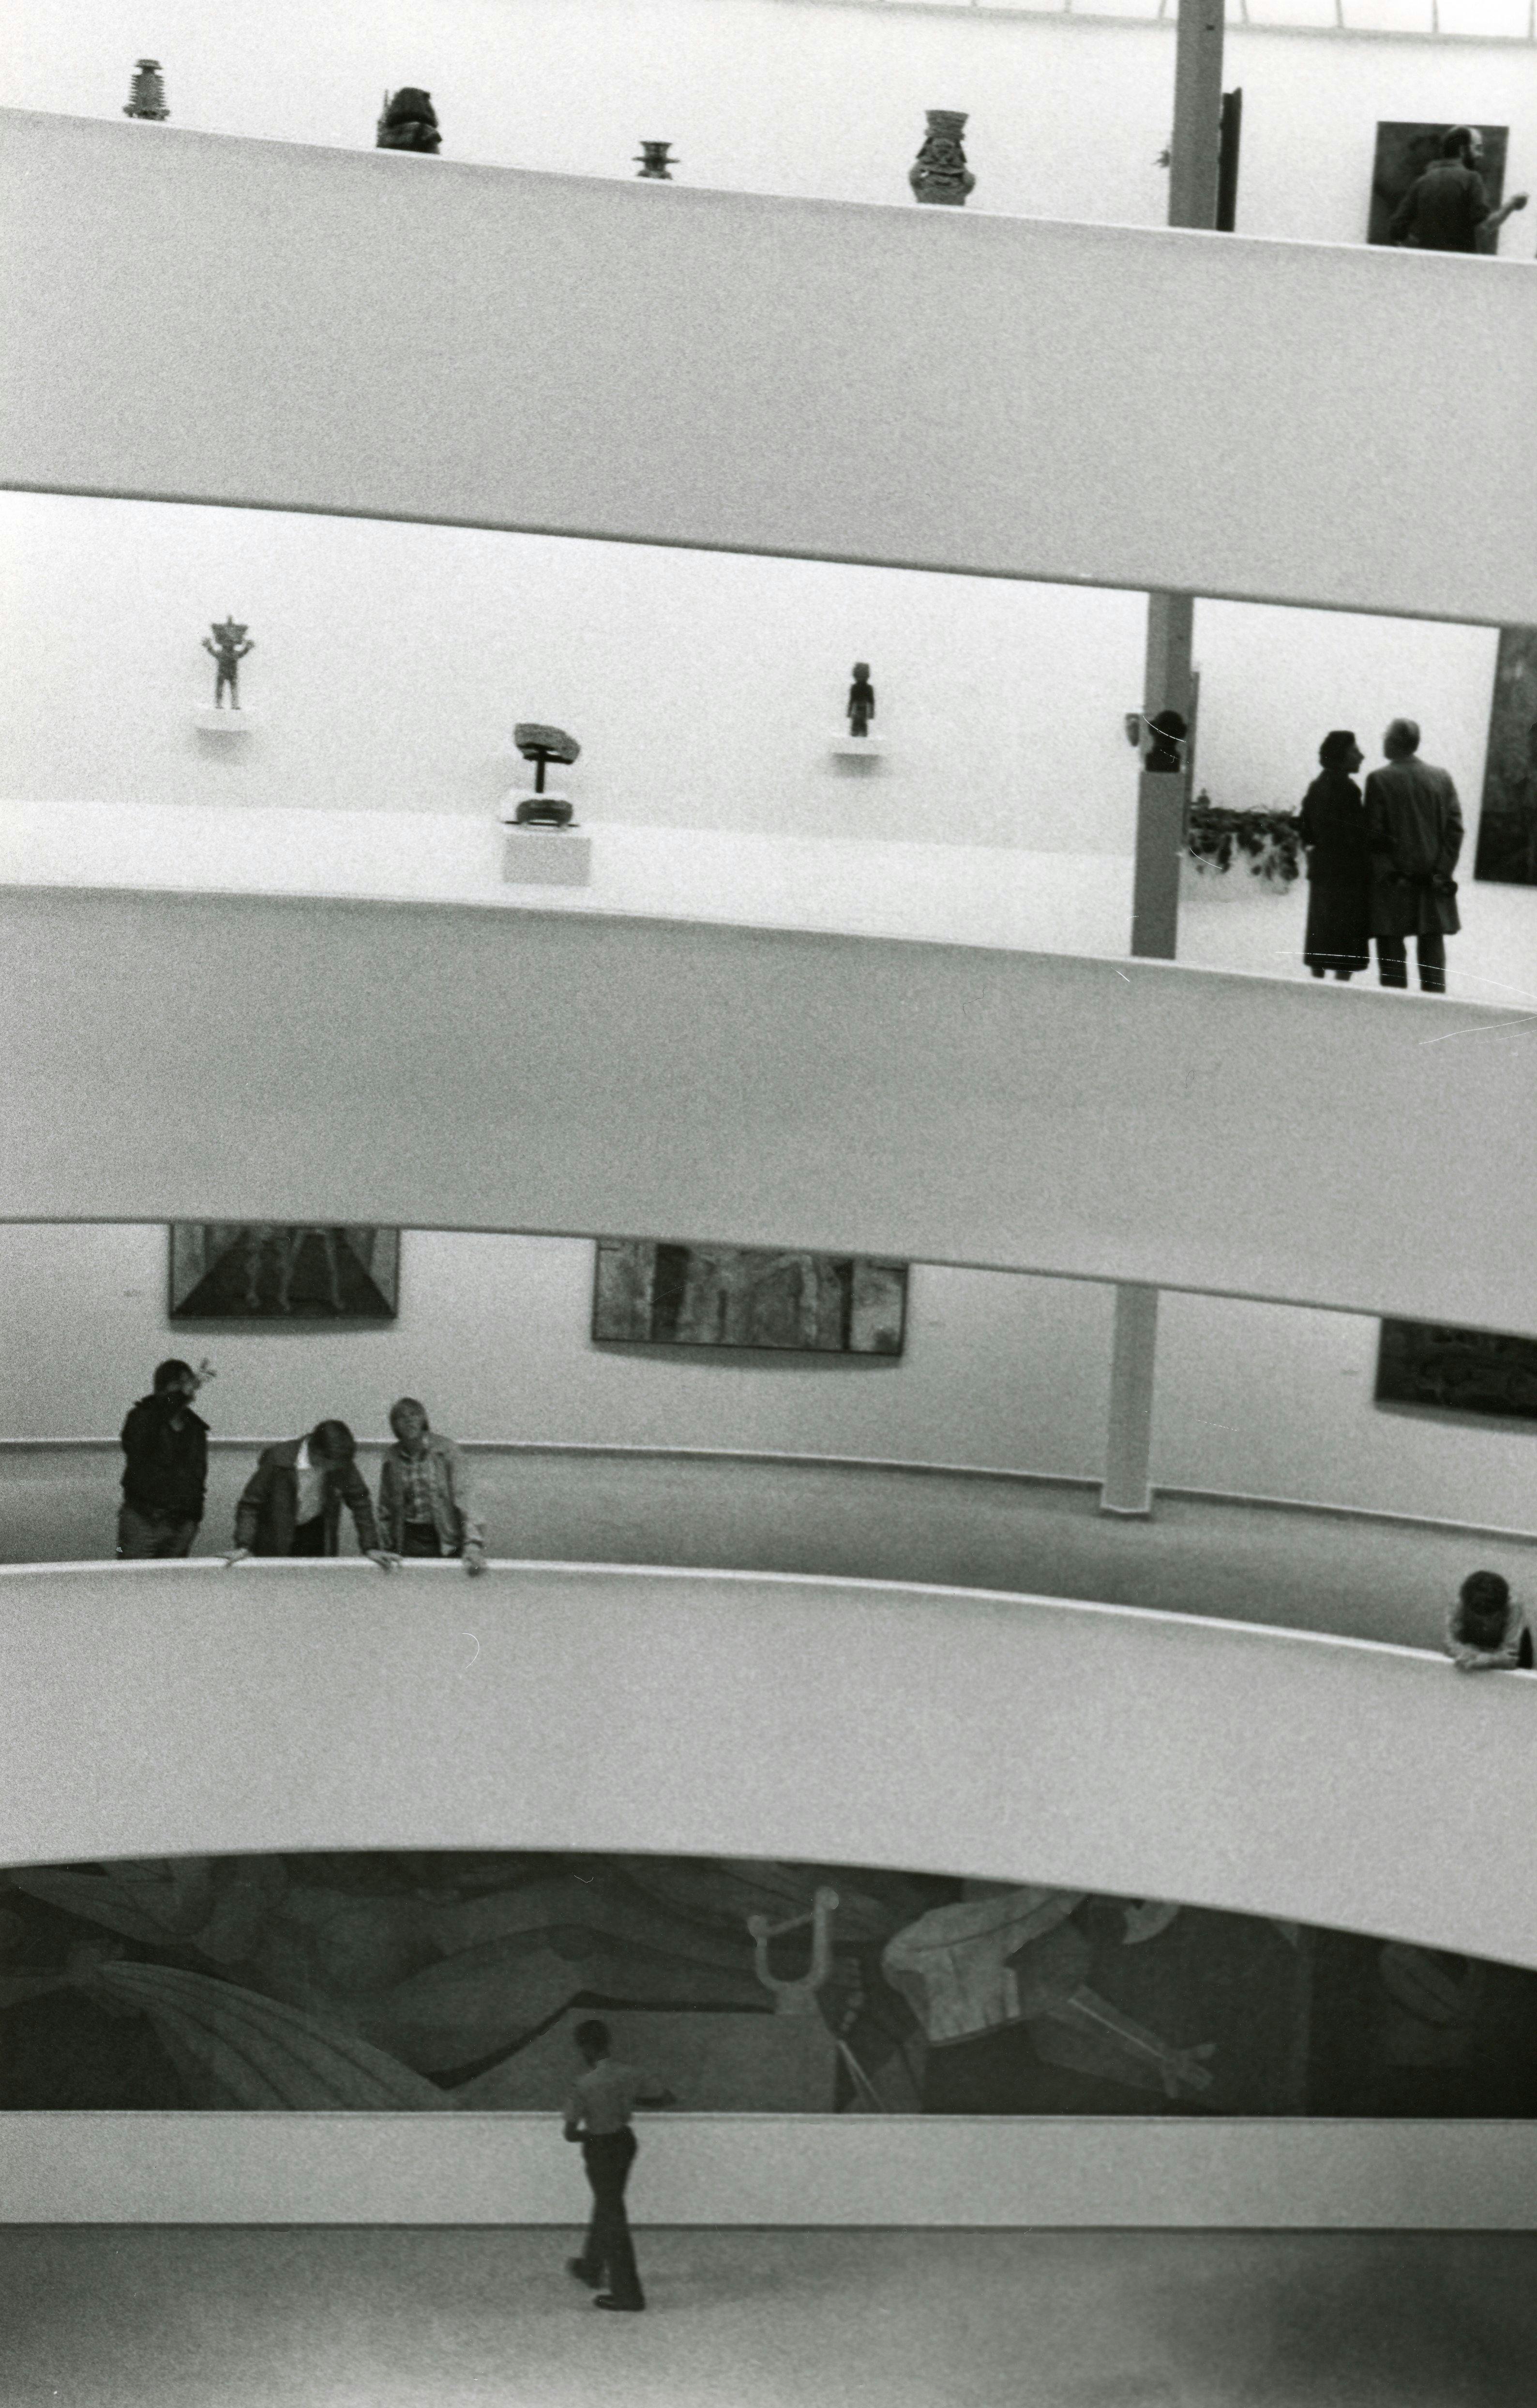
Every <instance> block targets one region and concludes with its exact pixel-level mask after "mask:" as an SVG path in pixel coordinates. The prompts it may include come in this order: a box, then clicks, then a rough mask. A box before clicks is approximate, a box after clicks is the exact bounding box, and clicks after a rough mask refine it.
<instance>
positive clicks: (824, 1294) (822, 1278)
mask: <svg viewBox="0 0 1537 2408" xmlns="http://www.w3.org/2000/svg"><path fill="white" fill-rule="evenodd" d="M907 1271H908V1267H907V1265H906V1263H897V1262H887V1261H884V1260H876V1259H874V1258H872V1257H869V1256H866V1255H862V1254H800V1253H791V1252H788V1251H784V1250H781V1249H779V1248H776V1247H772V1246H685V1245H670V1244H668V1243H667V1242H666V1241H665V1240H659V1239H655V1238H600V1239H599V1240H598V1241H597V1264H596V1278H595V1281H594V1286H593V1337H594V1340H596V1342H597V1343H598V1344H599V1345H606V1346H622V1345H631V1346H633V1345H651V1346H740V1347H749V1348H754V1349H756V1348H775V1349H779V1350H782V1351H783V1352H787V1353H792V1354H808V1355H900V1353H901V1351H902V1344H903V1340H904V1336H905V1332H906V1324H907Z"/></svg>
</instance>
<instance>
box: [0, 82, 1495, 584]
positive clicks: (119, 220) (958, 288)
mask: <svg viewBox="0 0 1537 2408" xmlns="http://www.w3.org/2000/svg"><path fill="white" fill-rule="evenodd" d="M0 137H3V138H0V224H3V225H4V227H5V251H4V262H5V264H4V266H3V267H0V306H3V308H4V312H5V317H6V322H7V324H8V325H11V326H13V327H15V328H16V329H17V330H18V332H17V336H16V338H15V339H13V340H12V341H11V343H10V344H9V345H8V346H7V349H6V351H5V354H4V357H3V359H0V422H3V427H4V433H3V437H0V483H5V484H9V485H17V486H23V487H29V488H33V489H38V490H43V491H54V492H61V493H91V494H107V495H134V496H136V497H139V498H143V499H151V500H153V499H159V500H179V501H201V502H218V503H229V504H250V505H252V506H255V507H260V508H266V509H306V510H321V511H329V512H336V513H341V514H358V515H362V516H366V517H381V518H400V519H425V520H435V521H440V522H445V523H463V524H467V525H473V526H486V527H513V528H522V529H531V530H542V531H545V532H548V533H553V534H567V535H582V536H594V537H610V538H619V539H623V540H629V541H635V542H644V543H670V544H683V545H688V546H696V547H702V548H705V549H717V550H727V551H743V552H784V553H791V554H800V555H804V556H808V557H816V558H825V559H835V560H855V561H868V562H873V563H877V564H886V565H890V566H905V567H930V568H939V569H958V570H967V571H973V572H976V573H978V574H982V575H987V576H1007V577H1028V578H1039V579H1046V580H1051V581H1085V582H1089V583H1097V584H1106V585H1121V586H1128V587H1133V588H1144V587H1153V586H1156V587H1171V588H1180V589H1184V590H1186V591H1191V592H1199V593H1202V594H1208V595H1236V596H1239V597H1241V598H1248V599H1253V600H1257V601H1273V602H1292V603H1308V604H1322V605H1326V606H1332V607H1335V608H1339V609H1351V610H1368V611H1388V612H1393V611H1398V612H1404V613H1407V614H1410V615H1414V616H1423V617H1430V618H1449V619H1469V620H1484V621H1487V622H1490V623H1492V624H1500V623H1512V622H1527V621H1537V486H1534V485H1533V483H1532V481H1531V480H1530V479H1529V480H1524V481H1523V480H1521V479H1520V478H1519V477H1518V476H1513V475H1512V473H1511V466H1510V464H1511V463H1512V462H1514V461H1517V460H1519V459H1522V458H1524V457H1526V456H1527V452H1528V448H1529V445H1530V428H1531V425H1532V423H1533V422H1534V420H1537V279H1533V278H1532V276H1531V274H1530V266H1529V265H1526V264H1525V263H1522V262H1519V261H1503V262H1502V261H1499V260H1482V259H1480V260H1465V259H1456V258H1452V257H1449V256H1444V255H1440V254H1436V253H1431V252H1420V253H1413V252H1403V251H1381V250H1375V251H1373V250H1369V249H1367V248H1366V247H1365V246H1364V245H1363V246H1360V247H1357V246H1349V247H1346V246H1314V245H1304V244H1294V243H1281V242H1273V241H1258V240H1254V239H1252V238H1246V237H1242V236H1234V235H1220V236H1219V235H1209V234H1204V233H1189V232H1169V231H1164V230H1148V229H1145V228H1128V227H1118V226H1105V225H1071V224H1062V223H1056V222H1050V221H1045V220H1037V219H1011V218H1004V217H994V216H989V215H988V214H987V213H986V212H985V211H984V210H982V209H980V208H974V209H971V210H969V211H967V212H966V213H965V214H964V216H963V215H962V214H961V213H960V212H958V211H956V212H953V211H948V210H938V209H916V208H912V207H911V206H907V207H894V208H868V207H854V206H839V205H834V204H830V203H826V202H816V201H793V200H781V199H768V198H765V197H761V196H757V195H754V194H750V193H716V192H691V191H689V190H687V189H686V188H684V189H681V190H680V189H675V188H672V187H670V186H669V187H667V188H665V189H664V188H659V187H654V186H643V185H639V184H637V183H635V182H619V181H610V180H597V179H585V178H580V177H567V176H548V175H534V174H528V173H523V172H518V171H513V170H510V169H498V168H487V167H474V166H465V165H454V164H452V163H451V162H449V161H445V160H434V161H432V162H431V163H430V164H429V165H424V163H423V162H421V161H420V160H413V159H405V160H403V159H401V158H398V157H396V156H395V155H393V154H391V153H388V152H384V153H381V152H377V151H372V150H358V151H355V152H352V151H344V150H318V149H308V148H300V147H297V146H294V145H292V144H286V143H276V142H253V141H247V140H239V139H234V138H230V137H221V136H209V135H202V134H193V133H187V132H182V131H180V130H178V129H177V128H175V127H157V128H154V129H152V130H149V129H146V128H145V127H143V126H141V125H131V126H130V125H121V124H120V125H114V124H111V123H108V122H98V121H95V120H86V119H77V118H58V117H43V116H36V115H31V114H26V113H22V112H19V111H12V112H7V113H6V114H5V115H4V117H3V118H0ZM1411 332H1412V339H1413V347H1414V362H1415V367H1414V373H1413V375H1404V376H1396V375H1391V374H1385V372H1384V366H1383V364H1384V362H1385V361H1392V360H1396V359H1398V358H1400V357H1401V355H1402V350H1403V345H1404V342H1405V339H1406V335H1408V334H1409V333H1411ZM1321 363H1327V370H1326V369H1324V368H1322V367H1321V366H1320V364H1321ZM1470 528H1476V529H1477V530H1478V536H1477V540H1476V541H1475V542H1470V541H1469V539H1468V530H1469V529H1470Z"/></svg>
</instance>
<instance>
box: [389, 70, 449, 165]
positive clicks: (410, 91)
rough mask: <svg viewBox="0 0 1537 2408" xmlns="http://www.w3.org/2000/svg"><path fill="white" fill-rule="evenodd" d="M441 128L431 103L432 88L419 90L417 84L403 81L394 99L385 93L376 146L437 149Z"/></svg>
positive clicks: (440, 139) (392, 148)
mask: <svg viewBox="0 0 1537 2408" xmlns="http://www.w3.org/2000/svg"><path fill="white" fill-rule="evenodd" d="M442 138H443V137H442V136H441V135H440V134H439V133H438V111H437V110H436V109H435V108H434V107H433V105H432V94H431V93H430V92H418V90H417V88H416V86H415V85H414V84H409V83H408V84H402V85H401V87H400V90H399V91H398V92H397V93H395V97H394V99H393V100H392V99H391V97H390V95H389V93H385V95H384V114H383V116H382V117H381V119H380V121H379V128H378V135H377V138H376V140H375V144H374V148H375V149H376V150H426V151H429V152H430V151H433V150H437V148H438V144H439V143H440V142H441V141H442Z"/></svg>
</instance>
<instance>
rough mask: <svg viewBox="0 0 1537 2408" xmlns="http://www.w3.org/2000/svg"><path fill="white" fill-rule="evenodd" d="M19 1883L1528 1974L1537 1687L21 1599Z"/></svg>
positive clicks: (743, 1625) (751, 1589)
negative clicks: (201, 1858)
mask: <svg viewBox="0 0 1537 2408" xmlns="http://www.w3.org/2000/svg"><path fill="white" fill-rule="evenodd" d="M0 1694H3V1695H4V1696H5V1699H6V1701H7V1717H6V1719H7V1748H6V1751H5V1754H4V1757H3V1759H0V1862H9V1863H12V1864H18V1863H24V1862H47V1861H69V1860H79V1859H95V1858H104V1857H111V1856H178V1855H183V1854H189V1853H195V1854H201V1853H210V1854H220V1855H223V1854H233V1853H240V1852H247V1851H260V1850H264V1849H281V1850H299V1849H304V1848H326V1849H352V1848H392V1849H406V1848H409V1849H416V1848H433V1847H454V1848H464V1847H506V1848H526V1849H552V1850H554V1849H560V1850H582V1849H594V1850H615V1849H617V1850H625V1851H633V1852H639V1853H646V1852H656V1853H678V1854H685V1855H720V1856H783V1857H787V1858H791V1859H797V1860H800V1861H811V1862H818V1861H826V1862H832V1863H853V1864H868V1865H883V1866H893V1867H908V1868H913V1869H927V1870H932V1871H942V1872H947V1873H952V1874H968V1875H972V1876H977V1877H984V1878H995V1879H1004V1880H1019V1881H1030V1882H1041V1883H1047V1884H1054V1885H1062V1886H1064V1887H1069V1888H1074V1889H1080V1888H1081V1889H1089V1890H1098V1891H1108V1892H1112V1893H1119V1894H1123V1895H1132V1896H1138V1897H1153V1898H1170V1899H1181V1900H1185V1901H1188V1902H1190V1903H1193V1904H1199V1905H1204V1906H1211V1907H1217V1908H1222V1909H1227V1910H1229V1911H1232V1912H1237V1913H1251V1914H1268V1915H1273V1916H1280V1917H1286V1918H1289V1919H1293V1920H1297V1921H1300V1922H1304V1923H1312V1924H1318V1925H1326V1926H1340V1927H1343V1928H1350V1929H1355V1930H1361V1931H1366V1932H1372V1933H1380V1934H1383V1935H1385V1936H1388V1937H1396V1938H1402V1939H1406V1940H1411V1941H1415V1942H1420V1943H1422V1944H1424V1945H1427V1946H1431V1947H1442V1948H1448V1949H1454V1950H1458V1951H1460V1952H1464V1953H1467V1954H1471V1955H1475V1956H1481V1957H1493V1958H1501V1959H1505V1960H1508V1961H1511V1962H1515V1963H1522V1964H1528V1965H1537V1901H1534V1899H1533V1896H1532V1889H1531V1885H1530V1881H1529V1880H1528V1879H1527V1878H1526V1873H1525V1867H1524V1862H1523V1858H1522V1855H1521V1850H1520V1846H1519V1843H1518V1839H1517V1841H1516V1842H1515V1843H1512V1842H1510V1840H1509V1838H1508V1835H1509V1834H1512V1833H1515V1834H1517V1835H1519V1834H1520V1833H1521V1832H1522V1831H1524V1830H1525V1829H1526V1828H1528V1826H1529V1825H1530V1822H1531V1819H1532V1816H1533V1814H1534V1813H1537V1748H1534V1746H1533V1743H1532V1716H1533V1713H1534V1712H1537V1686H1534V1684H1533V1682H1532V1681H1531V1680H1530V1678H1527V1677H1523V1676H1521V1675H1518V1674H1513V1675H1501V1676H1498V1677H1493V1676H1491V1677H1487V1678H1482V1679H1469V1678H1465V1677H1463V1676H1460V1675H1458V1673H1456V1672H1455V1671H1454V1670H1452V1668H1451V1666H1450V1665H1449V1664H1447V1663H1446V1662H1445V1661H1444V1660H1443V1659H1441V1658H1438V1657H1432V1656H1424V1655H1419V1654H1416V1653H1415V1652H1413V1651H1410V1650H1407V1649H1401V1648H1394V1647H1374V1646H1370V1645H1367V1644H1363V1643H1362V1642H1360V1641H1352V1640H1341V1639H1333V1638H1325V1637H1318V1636H1314V1635H1312V1634H1299V1633H1295V1632H1282V1631H1274V1630H1269V1629H1265V1628H1257V1627H1241V1626H1239V1625H1236V1624H1231V1623H1217V1622H1211V1621H1204V1620H1194V1619H1189V1620H1187V1619H1185V1618H1183V1617H1179V1616H1174V1615H1169V1614H1159V1613H1139V1612H1136V1611H1133V1610H1130V1609H1128V1608H1124V1607H1107V1606H1085V1605H1075V1604H1064V1603H1059V1602H1054V1601H1052V1600H1049V1599H1043V1598H1027V1597H1018V1598H1002V1597H998V1596H996V1595H981V1594H979V1593H977V1592H975V1591H970V1590H944V1589H919V1588H909V1587H902V1586H887V1585H883V1584H877V1583H858V1582H838V1581H819V1580H808V1579H796V1578H792V1577H786V1576H783V1575H781V1576H773V1575H762V1574H733V1573H722V1572H693V1573H691V1572H682V1571H668V1570H633V1569H624V1568H615V1567H608V1566H583V1565H567V1566H550V1565H537V1566H536V1565H498V1566H496V1567H495V1568H494V1569H493V1570H492V1571H491V1572H490V1573H489V1574H488V1575H487V1576H486V1577H485V1578H484V1579H482V1580H481V1581H479V1582H476V1583H474V1584H470V1583H469V1582H467V1580H466V1579H465V1578H464V1576H463V1573H462V1572H461V1570H459V1568H458V1567H457V1566H448V1565H443V1566H437V1565H435V1566H430V1567H424V1566H415V1567H408V1568H407V1569H405V1570H400V1571H397V1572H395V1573H393V1574H389V1575H385V1574H382V1573H381V1572H380V1571H378V1570H375V1568H374V1567H373V1566H372V1565H370V1564H368V1563H366V1562H364V1561H362V1560H360V1559H358V1560H352V1561H338V1562H336V1563H333V1564H318V1565H308V1564H307V1565H294V1564H289V1563H267V1564H248V1565H245V1566H242V1567H240V1568H238V1569H237V1570H234V1571H228V1570H223V1568H222V1567H219V1566H211V1567H210V1566H208V1565H204V1564H195V1563H194V1564H182V1565H160V1564H146V1565H134V1566H117V1567H110V1568H104V1567H102V1566H99V1565H97V1566H55V1567H50V1568H47V1569H42V1570H33V1569H27V1570H21V1569H17V1570H0Z"/></svg>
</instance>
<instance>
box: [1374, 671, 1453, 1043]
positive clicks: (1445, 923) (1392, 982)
mask: <svg viewBox="0 0 1537 2408" xmlns="http://www.w3.org/2000/svg"><path fill="white" fill-rule="evenodd" d="M1382 749H1383V752H1384V753H1385V754H1386V760H1387V767H1386V768H1385V769H1373V770H1372V774H1371V776H1370V777H1369V778H1368V780H1367V781H1366V835H1367V843H1368V845H1369V846H1370V848H1371V853H1372V936H1373V937H1374V938H1375V939H1376V940H1377V975H1378V978H1379V979H1380V981H1381V982H1382V984H1383V985H1384V986H1394V987H1399V986H1406V985H1407V984H1408V976H1409V974H1408V968H1407V966H1406V955H1405V952H1404V947H1405V943H1406V940H1407V939H1409V938H1410V937H1413V938H1414V939H1415V950H1416V952H1417V953H1418V956H1419V982H1420V985H1421V987H1422V988H1423V989H1424V991H1425V993H1426V994H1427V995H1444V994H1445V992H1446V939H1447V938H1448V937H1455V936H1456V934H1457V932H1458V928H1460V926H1461V925H1462V923H1461V921H1460V920H1459V918H1458V910H1457V880H1456V879H1455V878H1454V877H1453V875H1452V872H1453V870H1454V869H1455V868H1456V867H1457V858H1458V853H1460V852H1461V850H1462V807H1461V805H1460V804H1459V803H1458V799H1457V788H1456V787H1455V786H1454V785H1453V783H1452V781H1451V779H1450V778H1449V777H1448V776H1447V774H1446V771H1445V770H1444V769H1438V768H1436V767H1434V766H1433V765H1432V764H1431V763H1430V762H1429V761H1422V760H1421V759H1420V757H1419V726H1418V723H1417V722H1416V721H1415V720H1413V719H1395V720H1393V721H1391V722H1390V723H1389V724H1388V727H1387V729H1386V733H1385V735H1384V737H1383V739H1382Z"/></svg>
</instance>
